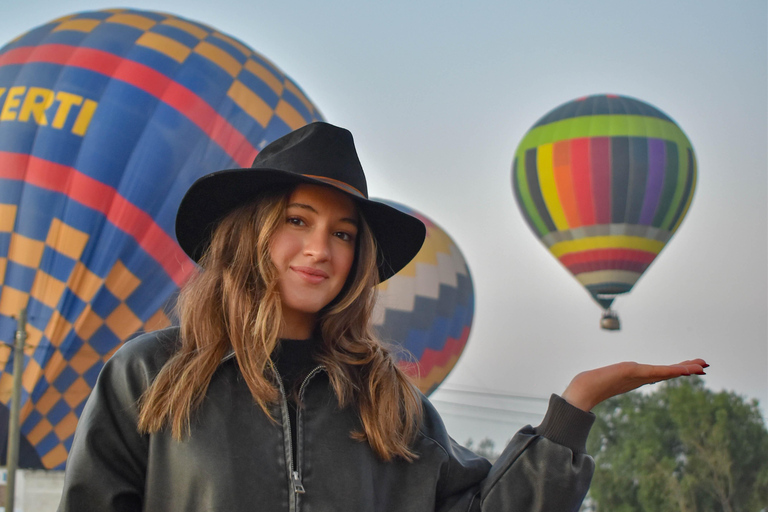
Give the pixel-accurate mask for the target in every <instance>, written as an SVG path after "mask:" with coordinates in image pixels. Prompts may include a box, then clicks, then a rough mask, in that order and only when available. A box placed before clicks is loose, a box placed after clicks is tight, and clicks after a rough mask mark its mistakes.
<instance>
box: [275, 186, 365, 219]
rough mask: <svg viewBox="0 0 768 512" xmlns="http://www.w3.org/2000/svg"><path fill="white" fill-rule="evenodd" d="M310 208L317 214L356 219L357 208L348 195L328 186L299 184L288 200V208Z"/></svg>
mask: <svg viewBox="0 0 768 512" xmlns="http://www.w3.org/2000/svg"><path fill="white" fill-rule="evenodd" d="M291 206H302V207H310V208H311V209H313V210H315V211H316V212H317V213H329V214H333V215H334V216H339V217H348V218H352V219H356V218H357V215H358V211H357V206H356V205H355V202H354V201H353V200H352V198H351V197H349V195H348V194H345V193H344V192H341V191H340V190H337V189H335V188H333V187H330V186H325V185H309V184H306V183H301V184H299V185H297V186H296V188H294V189H293V191H292V192H291V195H290V196H289V198H288V207H291Z"/></svg>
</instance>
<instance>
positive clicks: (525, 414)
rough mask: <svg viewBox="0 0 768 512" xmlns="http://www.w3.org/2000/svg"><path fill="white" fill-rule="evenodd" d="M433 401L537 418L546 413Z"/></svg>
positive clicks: (439, 401) (434, 401) (440, 402)
mask: <svg viewBox="0 0 768 512" xmlns="http://www.w3.org/2000/svg"><path fill="white" fill-rule="evenodd" d="M430 401H431V402H432V403H438V404H445V405H450V406H458V407H462V408H465V409H475V410H479V411H490V412H501V413H512V414H521V415H524V416H535V417H537V418H539V417H543V416H544V413H543V412H542V413H537V412H529V411H518V410H515V409H502V408H499V407H487V406H483V405H472V404H463V403H460V402H450V401H447V400H440V399H433V400H430Z"/></svg>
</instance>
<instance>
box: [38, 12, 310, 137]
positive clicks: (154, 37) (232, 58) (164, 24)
mask: <svg viewBox="0 0 768 512" xmlns="http://www.w3.org/2000/svg"><path fill="white" fill-rule="evenodd" d="M109 24H119V25H123V26H125V27H131V28H132V29H135V36H136V39H135V44H136V45H137V46H141V47H143V48H148V49H151V50H153V51H155V52H159V53H161V54H163V55H165V56H167V57H169V58H170V59H172V60H173V61H175V62H177V63H178V64H182V63H184V61H186V60H187V59H188V58H194V57H202V58H204V59H206V60H208V61H210V62H211V63H213V64H215V66H216V67H217V68H218V69H219V70H220V71H222V72H223V73H225V74H226V75H229V77H230V79H231V82H230V83H231V85H230V86H229V89H228V91H227V93H226V94H227V96H228V97H229V99H231V100H232V101H233V102H234V103H235V104H236V105H237V106H238V107H239V108H241V109H242V110H243V111H244V112H245V113H246V114H247V115H248V116H250V117H251V118H252V119H253V120H255V121H256V122H257V123H259V124H260V125H261V126H262V128H266V127H267V125H268V124H269V122H270V120H271V119H272V117H273V116H277V117H279V118H280V119H281V120H282V121H283V122H284V123H285V124H286V125H287V126H288V127H290V129H291V130H295V129H296V128H300V127H301V126H304V125H305V124H306V123H307V121H306V120H307V119H315V120H319V119H322V116H321V114H320V113H319V112H318V111H317V109H316V107H315V106H314V105H313V104H312V103H311V102H310V101H309V99H307V97H306V95H305V94H304V93H303V92H302V91H301V90H300V89H299V87H298V86H297V85H296V84H295V83H294V82H293V81H292V80H291V79H290V78H289V77H287V76H286V75H285V74H284V73H283V72H282V71H280V70H279V69H278V68H277V67H276V66H275V65H274V64H272V63H271V62H269V61H268V60H267V59H266V58H264V57H263V56H262V55H260V54H258V53H257V52H255V51H253V50H252V49H250V48H249V47H248V46H246V45H244V44H243V43H241V42H240V41H237V40H236V39H234V38H232V37H229V36H227V35H225V34H222V33H220V32H218V31H216V30H215V29H213V28H211V27H208V26H206V25H202V24H200V23H195V22H192V21H188V20H185V19H182V18H178V17H176V16H173V15H170V14H161V13H155V12H147V11H133V10H127V9H111V10H106V11H96V12H85V13H80V14H73V15H71V16H67V17H64V18H60V19H59V20H56V21H54V22H53V28H52V29H51V32H63V31H75V32H82V33H91V32H94V31H97V30H100V29H101V30H109V27H108V26H105V25H109Z"/></svg>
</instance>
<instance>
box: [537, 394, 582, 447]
mask: <svg viewBox="0 0 768 512" xmlns="http://www.w3.org/2000/svg"><path fill="white" fill-rule="evenodd" d="M594 422H595V415H594V414H592V413H591V412H586V411H582V410H581V409H579V408H578V407H575V406H573V405H571V404H569V403H568V402H566V401H565V399H563V398H561V397H559V396H558V395H555V394H554V393H553V394H552V396H551V397H550V398H549V408H548V409H547V414H546V415H545V416H544V419H543V420H542V422H541V425H539V426H538V427H536V428H535V431H536V434H538V435H540V436H543V437H546V438H547V439H549V440H551V441H554V442H555V443H558V444H561V445H563V446H565V447H567V448H570V449H571V450H572V451H573V452H574V453H586V451H587V436H588V435H589V430H590V429H591V428H592V424H593V423H594Z"/></svg>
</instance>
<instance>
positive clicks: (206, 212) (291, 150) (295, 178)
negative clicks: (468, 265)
mask: <svg viewBox="0 0 768 512" xmlns="http://www.w3.org/2000/svg"><path fill="white" fill-rule="evenodd" d="M299 183H307V184H310V185H325V186H331V187H334V188H336V189H338V190H341V191H342V192H344V193H345V194H347V195H349V196H350V197H351V198H352V199H353V200H354V202H355V204H356V205H357V207H358V208H359V209H360V212H361V213H362V215H363V216H364V217H365V220H366V221H367V223H368V225H369V226H370V228H371V231H372V232H373V236H374V237H375V238H376V243H377V245H378V255H377V264H378V268H379V278H380V279H381V281H385V280H387V279H389V278H390V277H392V276H393V275H395V274H396V273H397V272H398V271H400V270H401V269H402V268H403V267H405V266H406V265H407V264H408V262H410V261H411V260H412V259H413V258H414V256H416V254H417V253H418V252H419V250H420V249H421V246H422V244H423V243H424V237H425V235H426V228H425V226H424V224H423V223H422V222H421V221H420V220H419V219H417V218H415V217H413V216H411V215H408V214H406V213H403V212H401V211H400V210H397V209H395V208H393V207H391V206H389V205H386V204H384V203H380V202H378V201H372V200H370V199H368V186H367V184H366V181H365V174H364V173H363V167H362V165H361V164H360V159H359V158H358V156H357V150H355V143H354V140H353V138H352V134H351V133H350V132H349V131H348V130H345V129H344V128H339V127H337V126H333V125H330V124H328V123H323V122H316V123H311V124H308V125H306V126H304V127H302V128H299V129H298V130H295V131H293V132H291V133H289V134H287V135H285V136H283V137H281V138H279V139H277V140H275V141H274V142H272V143H271V144H269V145H267V146H266V147H265V148H264V149H262V150H261V152H260V153H259V154H258V155H256V158H255V159H254V161H253V164H252V165H251V167H250V168H247V169H227V170H223V171H218V172H214V173H211V174H208V175H206V176H203V177H202V178H200V179H198V180H197V181H195V182H194V183H193V184H192V186H191V187H190V188H189V190H188V191H187V193H186V194H185V195H184V198H183V199H182V200H181V204H180V205H179V210H178V212H177V213H176V238H177V239H178V241H179V245H181V248H182V249H184V252H185V253H187V255H188V256H189V257H190V258H192V259H193V260H194V261H196V262H199V261H200V258H201V257H202V255H203V253H204V252H205V250H206V249H207V247H208V245H209V244H210V240H211V235H212V233H213V231H214V229H215V227H216V225H217V224H218V223H219V221H221V219H222V218H224V217H225V216H226V215H227V214H228V213H230V212H231V211H233V210H234V209H236V208H238V207H240V206H242V205H245V204H247V203H249V202H251V201H253V200H256V199H257V198H258V197H259V194H260V193H261V192H263V191H264V190H266V189H267V188H269V187H272V186H275V185H288V184H299Z"/></svg>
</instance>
